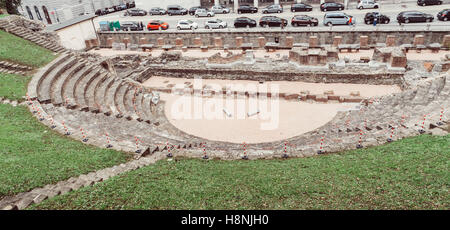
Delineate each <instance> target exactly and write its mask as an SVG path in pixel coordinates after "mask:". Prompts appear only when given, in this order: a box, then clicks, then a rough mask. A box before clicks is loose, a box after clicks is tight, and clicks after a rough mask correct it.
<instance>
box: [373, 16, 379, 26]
mask: <svg viewBox="0 0 450 230" xmlns="http://www.w3.org/2000/svg"><path fill="white" fill-rule="evenodd" d="M377 22H378V17H377V16H375V17H374V18H373V26H377Z"/></svg>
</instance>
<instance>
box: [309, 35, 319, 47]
mask: <svg viewBox="0 0 450 230" xmlns="http://www.w3.org/2000/svg"><path fill="white" fill-rule="evenodd" d="M309 47H311V48H314V47H319V38H318V37H317V36H309Z"/></svg>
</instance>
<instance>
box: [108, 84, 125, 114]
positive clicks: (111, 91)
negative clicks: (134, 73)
mask: <svg viewBox="0 0 450 230" xmlns="http://www.w3.org/2000/svg"><path fill="white" fill-rule="evenodd" d="M121 84H122V81H121V80H119V81H115V82H114V83H113V84H112V85H111V87H109V88H108V89H107V92H106V106H107V108H108V110H109V111H111V114H112V115H113V116H120V112H119V110H118V109H117V108H116V103H115V98H116V94H117V91H118V90H119V89H120V86H121Z"/></svg>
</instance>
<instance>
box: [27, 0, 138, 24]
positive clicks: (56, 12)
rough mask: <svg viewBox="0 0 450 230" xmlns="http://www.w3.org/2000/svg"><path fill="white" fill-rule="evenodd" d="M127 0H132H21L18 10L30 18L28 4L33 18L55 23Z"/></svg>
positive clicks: (46, 22) (129, 0)
mask: <svg viewBox="0 0 450 230" xmlns="http://www.w3.org/2000/svg"><path fill="white" fill-rule="evenodd" d="M127 2H132V0H22V5H21V7H19V12H20V13H21V14H22V15H23V16H25V17H27V18H30V19H31V17H30V15H29V13H28V11H27V8H26V7H27V6H28V7H29V8H30V11H31V15H32V19H33V20H39V21H42V22H43V23H45V24H56V23H60V22H64V21H66V20H70V19H72V18H75V17H78V16H79V15H83V14H93V13H95V11H96V10H98V9H103V8H109V7H112V6H116V5H120V4H122V3H127ZM34 6H36V7H37V8H38V11H39V15H40V17H38V13H37V12H36V10H35V9H34ZM43 6H45V7H46V8H47V11H48V13H49V17H50V22H51V23H48V21H47V20H46V18H45V14H44V11H43V8H42V7H43Z"/></svg>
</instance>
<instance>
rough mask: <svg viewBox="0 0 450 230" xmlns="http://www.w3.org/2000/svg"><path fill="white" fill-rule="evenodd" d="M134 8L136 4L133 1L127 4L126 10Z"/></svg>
mask: <svg viewBox="0 0 450 230" xmlns="http://www.w3.org/2000/svg"><path fill="white" fill-rule="evenodd" d="M127 4H128V3H127ZM134 7H136V3H135V2H134V1H133V2H131V3H129V4H128V8H134Z"/></svg>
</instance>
